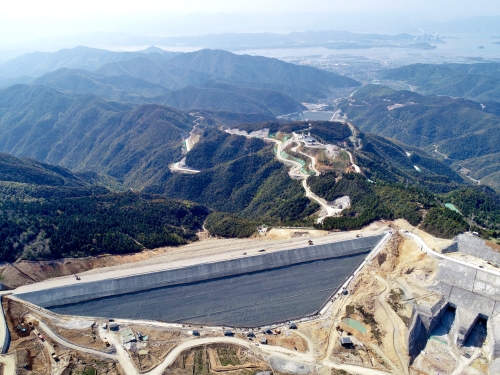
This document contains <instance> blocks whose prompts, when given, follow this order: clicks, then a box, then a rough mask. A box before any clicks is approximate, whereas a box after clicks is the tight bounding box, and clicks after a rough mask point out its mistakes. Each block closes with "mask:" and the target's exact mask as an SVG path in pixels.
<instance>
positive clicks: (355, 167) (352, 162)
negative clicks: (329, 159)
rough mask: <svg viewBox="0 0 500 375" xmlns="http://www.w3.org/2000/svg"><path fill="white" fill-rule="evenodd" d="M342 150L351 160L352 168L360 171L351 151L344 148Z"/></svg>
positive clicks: (357, 171)
mask: <svg viewBox="0 0 500 375" xmlns="http://www.w3.org/2000/svg"><path fill="white" fill-rule="evenodd" d="M344 151H345V152H347V153H348V154H349V160H350V161H351V164H352V167H353V168H354V170H355V171H356V173H361V168H359V166H357V165H356V164H354V159H353V157H352V154H351V152H350V151H347V150H344Z"/></svg>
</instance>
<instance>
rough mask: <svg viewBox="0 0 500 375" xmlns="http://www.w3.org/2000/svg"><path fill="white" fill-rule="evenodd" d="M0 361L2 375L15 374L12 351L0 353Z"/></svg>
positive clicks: (14, 358) (14, 356)
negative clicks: (10, 352)
mask: <svg viewBox="0 0 500 375" xmlns="http://www.w3.org/2000/svg"><path fill="white" fill-rule="evenodd" d="M0 363H2V364H3V375H15V374H16V355H15V354H14V353H12V354H4V355H0Z"/></svg>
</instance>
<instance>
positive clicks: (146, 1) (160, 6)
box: [0, 0, 500, 20]
mask: <svg viewBox="0 0 500 375" xmlns="http://www.w3.org/2000/svg"><path fill="white" fill-rule="evenodd" d="M2 3H3V4H2V5H1V9H0V11H1V13H2V16H3V17H13V18H14V19H16V18H17V19H20V18H24V17H27V18H28V19H37V18H38V17H41V16H42V17H47V18H48V19H50V20H60V19H61V18H65V17H68V16H82V15H86V16H89V15H90V16H94V15H100V16H106V17H108V16H114V15H117V14H127V13H128V14H137V13H156V14H157V13H193V12H208V13H217V12H254V13H255V12H258V13H260V12H273V13H275V12H293V11H313V10H320V11H324V10H326V11H335V10H338V11H358V12H368V11H369V12H372V11H388V10H390V11H393V10H398V11H407V12H415V11H417V12H419V13H423V12H431V13H432V12H443V11H444V12H445V13H441V15H443V16H444V15H454V16H459V15H462V16H469V15H474V14H484V15H491V14H492V13H496V14H498V13H499V10H500V3H499V2H498V1H497V0H474V1H470V0H251V1H249V0H182V1H179V0H175V1H172V0H133V1H132V0H120V1H116V0H83V1H82V0H73V1H68V0H44V1H40V0H16V1H2Z"/></svg>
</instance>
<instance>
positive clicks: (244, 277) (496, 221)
mask: <svg viewBox="0 0 500 375" xmlns="http://www.w3.org/2000/svg"><path fill="white" fill-rule="evenodd" d="M301 35H302V34H301ZM314 35H316V36H318V35H323V34H322V33H316V32H312V33H311V34H310V35H309V34H307V33H306V34H304V35H302V37H304V38H306V36H307V38H310V37H313V36H314ZM324 35H333V36H335V35H336V34H335V33H325V34H324ZM226 37H227V36H226ZM292 37H293V38H294V37H295V36H291V35H283V36H281V37H279V38H278V36H277V35H274V34H270V35H269V38H276V40H278V39H280V40H281V39H282V40H287V38H292ZM336 37H337V36H336ZM343 37H349V38H356V40H357V41H356V42H355V44H356V45H357V46H360V45H366V46H367V47H366V48H368V47H369V48H370V49H371V48H379V47H381V46H382V47H383V46H393V45H396V44H397V45H398V47H394V48H399V49H404V48H415V49H422V48H423V49H426V48H427V47H426V45H425V44H426V43H422V44H420V43H416V44H417V45H416V46H414V47H412V46H411V45H412V44H413V42H414V41H415V40H414V38H413V36H411V35H409V34H400V35H395V36H388V35H382V34H375V35H372V36H371V37H370V38H374V37H376V38H382V39H383V40H384V41H382V40H381V41H379V42H377V45H378V47H376V46H372V45H371V44H373V40H372V39H369V40H370V41H368V39H367V40H364V39H363V38H362V37H361V34H355V33H347V34H345V35H344V36H343ZM209 39H210V38H207V40H209ZM222 39H224V38H222ZM222 39H221V40H222ZM270 42H272V41H270ZM308 43H310V42H308ZM325 43H326V42H325ZM400 43H403V44H401V45H400ZM344 47H345V46H344ZM344 47H342V46H341V45H335V46H333V45H332V48H344ZM249 48H250V47H249ZM342 59H349V57H346V56H344V57H343V58H341V59H340V60H342ZM340 60H339V61H340ZM342 61H344V60H342ZM339 64H340V63H339ZM339 64H337V65H336V68H331V67H330V68H328V69H326V68H325V69H318V68H316V67H313V66H309V65H313V64H309V63H303V61H296V62H295V63H290V62H286V61H283V60H278V59H273V58H266V57H262V56H250V55H244V54H235V53H231V52H228V51H223V50H210V49H201V50H199V51H195V52H189V53H180V52H167V51H163V50H162V49H160V48H154V47H152V48H149V49H147V50H142V51H137V52H113V51H105V50H99V49H92V48H87V47H77V48H74V49H67V50H61V51H58V52H54V53H37V54H29V55H26V56H21V57H17V58H14V59H12V60H10V61H7V62H3V63H0V85H2V86H3V88H2V89H0V260H1V261H2V263H1V265H0V276H1V278H2V284H1V285H2V291H1V296H2V307H3V309H2V311H3V314H4V319H5V325H3V324H2V323H3V321H0V326H1V327H0V342H3V352H7V354H6V355H0V364H3V365H2V367H1V369H2V372H3V373H8V374H9V375H10V374H12V373H13V372H12V371H15V372H16V373H19V374H22V375H24V374H26V375H28V374H33V373H35V374H37V375H38V374H39V375H42V374H43V375H45V374H47V375H49V374H53V375H67V374H81V375H97V374H101V373H102V374H106V375H108V374H109V375H121V374H127V375H128V374H130V375H136V374H151V375H153V374H158V375H163V374H165V375H170V374H175V375H177V374H178V375H187V374H199V375H215V374H222V373H224V374H226V373H227V374H235V375H257V374H258V375H309V374H311V375H341V374H343V375H345V374H405V375H417V374H418V375H421V374H434V373H441V374H448V375H451V374H459V373H460V374H466V375H483V374H484V375H486V374H488V373H495V371H496V369H497V367H499V366H500V365H499V362H498V361H499V360H498V357H499V351H498V345H499V344H498V343H499V342H500V339H499V337H500V334H499V331H498V330H497V329H496V325H497V323H498V322H497V320H498V306H499V305H498V304H499V303H500V299H499V298H500V297H499V296H498V293H497V289H498V285H499V282H498V280H500V274H499V272H498V269H497V265H498V262H499V260H498V246H499V245H498V243H500V240H499V238H500V237H499V236H500V194H499V193H498V190H497V189H498V184H496V181H497V174H498V173H500V172H499V170H498V168H497V166H498V165H497V164H498V163H497V160H496V158H497V156H498V150H497V149H498V144H497V143H498V142H497V132H498V125H499V124H500V123H499V121H498V116H499V114H500V110H499V108H500V107H499V106H498V99H497V98H496V96H495V95H496V94H495V82H496V81H495V79H497V78H498V77H497V75H498V74H497V73H498V72H497V70H498V69H497V65H496V63H491V64H490V63H484V64H482V63H481V64H479V63H473V64H441V65H439V66H437V65H432V64H428V65H425V66H424V65H419V64H417V65H409V66H404V67H395V68H394V67H393V66H388V67H389V68H390V69H383V68H382V67H381V66H379V67H378V68H376V67H374V66H372V67H371V68H370V69H372V68H373V69H374V70H373V71H372V70H370V69H368V71H366V70H364V71H363V72H361V73H362V74H361V73H360V71H359V70H358V67H359V66H358V65H355V66H353V67H352V68H348V67H347V66H348V64H347V65H345V64H344V65H342V64H340V65H339ZM367 64H368V63H367ZM338 72H341V73H342V74H339V73H338ZM443 77H444V78H443ZM374 83H375V84H374ZM468 85H469V86H468ZM445 95H447V96H445ZM323 119H325V120H323ZM2 340H3V341H2ZM492 371H493V372H492Z"/></svg>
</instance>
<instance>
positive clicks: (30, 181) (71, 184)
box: [0, 153, 108, 201]
mask: <svg viewBox="0 0 500 375" xmlns="http://www.w3.org/2000/svg"><path fill="white" fill-rule="evenodd" d="M106 193H108V190H107V189H106V188H104V187H103V186H97V185H95V184H93V183H92V182H91V181H89V180H87V179H86V178H84V177H81V176H77V175H75V174H73V173H71V172H70V171H69V170H67V169H64V168H61V167H58V166H55V165H49V164H45V163H40V162H37V161H36V160H32V159H18V158H16V157H14V156H12V155H7V154H3V153H0V201H2V200H11V201H33V200H38V199H56V198H68V197H86V196H91V195H94V194H106Z"/></svg>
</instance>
